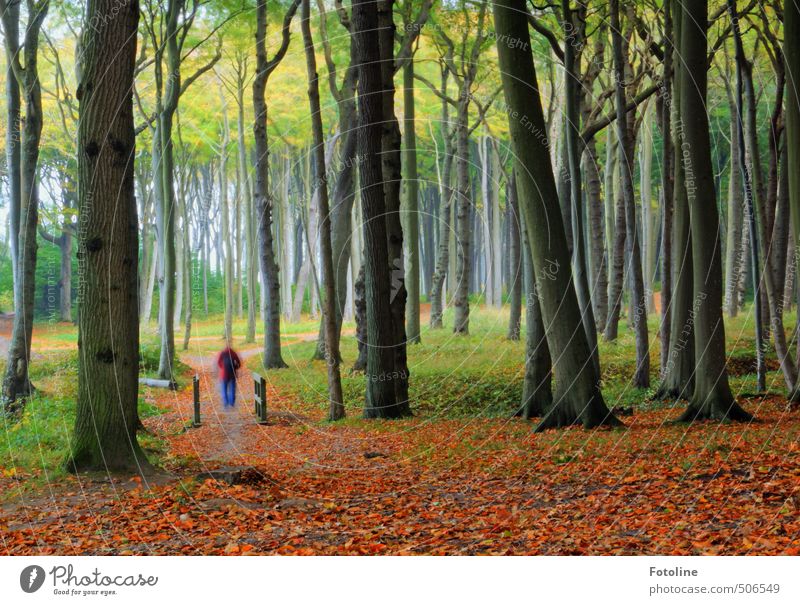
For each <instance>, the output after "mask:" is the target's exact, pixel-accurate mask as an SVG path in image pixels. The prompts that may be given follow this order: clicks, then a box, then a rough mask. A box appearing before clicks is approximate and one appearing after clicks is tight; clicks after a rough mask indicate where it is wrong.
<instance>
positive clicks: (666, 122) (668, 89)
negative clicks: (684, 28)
mask: <svg viewBox="0 0 800 605" xmlns="http://www.w3.org/2000/svg"><path fill="white" fill-rule="evenodd" d="M674 52H675V49H674V48H673V28H672V2H671V0H668V1H667V2H665V3H664V59H663V71H664V80H663V82H662V84H661V86H662V88H661V91H660V94H659V96H658V97H657V99H656V113H657V114H658V113H659V111H660V119H659V126H660V128H661V204H662V210H661V325H660V333H661V356H660V364H659V365H660V378H661V380H662V381H663V380H664V377H665V375H666V370H667V364H668V363H669V352H670V346H671V342H672V340H671V338H672V333H671V328H672V326H671V323H672V295H673V292H672V288H673V280H672V277H673V273H672V258H673V257H672V243H673V222H674V216H673V212H674V204H673V200H674V190H675V187H674V180H673V178H674V165H675V149H674V147H673V144H672V119H671V117H672V105H673V97H672V81H673V70H672V57H673V56H674Z"/></svg>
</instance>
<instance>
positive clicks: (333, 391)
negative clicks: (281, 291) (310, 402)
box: [301, 0, 344, 420]
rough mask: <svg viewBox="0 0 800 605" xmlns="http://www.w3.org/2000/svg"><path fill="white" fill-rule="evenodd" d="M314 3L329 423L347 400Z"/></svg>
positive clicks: (306, 23)
mask: <svg viewBox="0 0 800 605" xmlns="http://www.w3.org/2000/svg"><path fill="white" fill-rule="evenodd" d="M310 4H311V0H303V10H302V18H301V26H302V30H303V45H304V47H305V53H306V67H307V69H308V99H309V105H310V108H311V124H312V128H311V130H312V133H313V137H314V147H313V149H312V154H313V160H314V164H315V166H316V174H317V175H318V178H317V180H316V187H317V200H318V202H319V216H320V228H319V232H320V242H321V247H322V279H323V282H324V286H325V288H324V293H325V296H324V300H323V304H322V309H323V311H322V312H323V316H324V322H325V344H326V348H327V351H326V355H325V362H326V364H327V366H328V398H329V400H330V409H329V412H328V420H339V419H341V418H344V397H343V395H342V378H341V376H340V374H339V328H338V325H337V324H338V322H337V319H336V277H335V273H334V267H333V249H332V245H331V217H330V208H329V203H328V177H327V171H326V169H325V142H324V140H323V133H322V115H321V109H320V102H319V76H318V75H317V59H316V56H315V55H314V41H313V39H312V37H311V24H310V20H311V7H310Z"/></svg>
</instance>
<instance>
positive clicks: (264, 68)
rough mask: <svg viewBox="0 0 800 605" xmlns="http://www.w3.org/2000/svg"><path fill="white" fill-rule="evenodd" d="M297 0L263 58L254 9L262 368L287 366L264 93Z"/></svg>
mask: <svg viewBox="0 0 800 605" xmlns="http://www.w3.org/2000/svg"><path fill="white" fill-rule="evenodd" d="M299 2H300V0H293V2H292V4H291V6H290V7H289V9H288V10H287V12H286V14H285V16H284V19H283V27H282V41H281V46H280V49H279V50H278V51H277V53H276V55H275V57H273V58H272V59H271V60H268V59H267V48H266V38H267V3H266V0H259V2H258V6H257V9H256V76H255V79H254V80H253V108H254V111H255V121H254V124H253V137H254V139H255V152H256V160H255V164H256V165H255V172H256V179H255V191H254V199H255V208H256V216H257V220H258V227H257V229H258V248H259V265H260V268H261V280H262V283H263V285H264V317H263V320H264V353H263V364H264V367H265V368H266V369H277V368H285V367H287V365H286V362H285V361H283V357H282V356H281V326H280V324H281V288H280V280H279V268H278V263H277V262H276V258H275V249H274V246H273V236H272V206H273V200H272V195H271V194H270V191H269V182H268V181H269V145H268V141H267V103H266V99H265V93H266V88H267V82H268V80H269V76H270V74H271V73H272V71H273V70H274V69H275V68H276V67H277V66H278V64H279V63H280V61H281V60H282V59H283V57H284V55H285V54H286V50H287V48H288V46H289V24H290V23H291V20H292V17H294V14H295V12H297V7H298V4H299Z"/></svg>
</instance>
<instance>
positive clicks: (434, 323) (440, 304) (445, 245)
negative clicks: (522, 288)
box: [430, 69, 453, 329]
mask: <svg viewBox="0 0 800 605" xmlns="http://www.w3.org/2000/svg"><path fill="white" fill-rule="evenodd" d="M449 73H450V72H449V71H448V70H447V69H443V70H442V90H443V91H445V92H446V91H447V81H448V74H449ZM442 134H443V136H442V139H443V140H444V162H443V166H442V178H441V190H442V195H441V200H442V201H441V204H440V206H439V221H438V223H437V226H438V228H439V242H438V250H437V253H436V270H435V272H434V274H433V280H432V284H431V319H430V327H431V329H436V328H441V327H443V326H442V313H443V311H444V299H445V295H446V294H445V292H446V291H445V278H446V277H447V274H448V270H449V268H450V235H451V231H452V226H451V222H450V217H451V216H452V210H451V205H452V199H453V189H452V186H451V173H452V168H453V150H452V142H451V136H450V104H449V103H448V102H447V101H446V100H444V101H442ZM452 279H453V274H452V273H450V281H452Z"/></svg>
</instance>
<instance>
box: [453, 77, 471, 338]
mask: <svg viewBox="0 0 800 605" xmlns="http://www.w3.org/2000/svg"><path fill="white" fill-rule="evenodd" d="M469 90H470V85H469V84H465V83H464V84H462V86H461V91H462V93H461V94H460V95H459V102H458V111H457V117H456V155H455V163H456V225H455V227H456V228H455V235H456V274H455V288H456V292H455V301H454V306H455V318H454V323H453V332H454V333H456V334H469V280H470V270H471V262H470V258H471V256H470V254H471V245H470V244H471V240H472V223H471V221H470V218H471V217H472V188H471V187H470V180H469V101H468V100H467V99H465V98H464V97H465V96H468V95H465V93H464V91H467V92H469Z"/></svg>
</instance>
